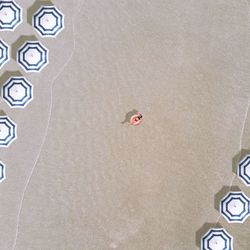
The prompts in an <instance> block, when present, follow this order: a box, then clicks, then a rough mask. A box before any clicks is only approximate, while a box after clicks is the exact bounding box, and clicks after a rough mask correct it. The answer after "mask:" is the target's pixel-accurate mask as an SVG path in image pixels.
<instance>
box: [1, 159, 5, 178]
mask: <svg viewBox="0 0 250 250" xmlns="http://www.w3.org/2000/svg"><path fill="white" fill-rule="evenodd" d="M5 168H6V166H5V164H4V163H3V162H1V161H0V182H2V181H4V180H5V179H6V174H5Z"/></svg>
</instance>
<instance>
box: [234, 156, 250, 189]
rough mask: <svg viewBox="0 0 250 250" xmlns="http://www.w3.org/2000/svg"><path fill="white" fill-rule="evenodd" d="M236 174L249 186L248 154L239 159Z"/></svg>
mask: <svg viewBox="0 0 250 250" xmlns="http://www.w3.org/2000/svg"><path fill="white" fill-rule="evenodd" d="M237 174H238V177H239V178H240V179H241V180H242V181H243V182H244V183H245V184H246V185H247V186H250V155H246V156H245V157H244V159H243V160H241V161H240V163H239V165H238V169H237Z"/></svg>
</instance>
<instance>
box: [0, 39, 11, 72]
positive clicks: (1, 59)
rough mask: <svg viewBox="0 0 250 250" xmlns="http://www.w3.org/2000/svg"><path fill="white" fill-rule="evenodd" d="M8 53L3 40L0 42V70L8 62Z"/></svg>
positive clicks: (7, 47)
mask: <svg viewBox="0 0 250 250" xmlns="http://www.w3.org/2000/svg"><path fill="white" fill-rule="evenodd" d="M9 51H10V50H9V46H8V45H7V44H6V43H5V42H4V41H3V40H0V69H1V68H2V67H3V65H4V64H5V63H7V62H8V61H9V58H10V56H9Z"/></svg>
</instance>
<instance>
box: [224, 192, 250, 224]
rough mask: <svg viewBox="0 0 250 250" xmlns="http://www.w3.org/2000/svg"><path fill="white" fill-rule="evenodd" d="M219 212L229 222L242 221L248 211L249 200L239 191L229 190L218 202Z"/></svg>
mask: <svg viewBox="0 0 250 250" xmlns="http://www.w3.org/2000/svg"><path fill="white" fill-rule="evenodd" d="M220 213H221V214H222V215H223V216H224V218H225V219H226V220H227V221H228V222H229V223H243V222H244V221H245V220H246V219H247V217H248V216H249V213H250V200H249V198H248V197H247V196H246V195H245V194H244V193H243V192H241V191H238V192H229V193H228V194H227V195H226V196H225V197H224V198H223V199H222V200H221V202H220Z"/></svg>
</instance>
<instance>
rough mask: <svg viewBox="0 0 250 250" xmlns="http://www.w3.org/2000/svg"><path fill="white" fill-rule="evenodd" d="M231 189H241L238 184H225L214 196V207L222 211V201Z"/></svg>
mask: <svg viewBox="0 0 250 250" xmlns="http://www.w3.org/2000/svg"><path fill="white" fill-rule="evenodd" d="M230 191H240V188H239V187H238V186H231V187H230V186H223V187H222V188H221V189H220V190H219V192H218V193H216V194H215V196H214V208H215V209H216V210H217V211H218V212H220V201H221V200H222V199H223V198H224V197H225V196H226V194H227V193H228V192H230Z"/></svg>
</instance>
